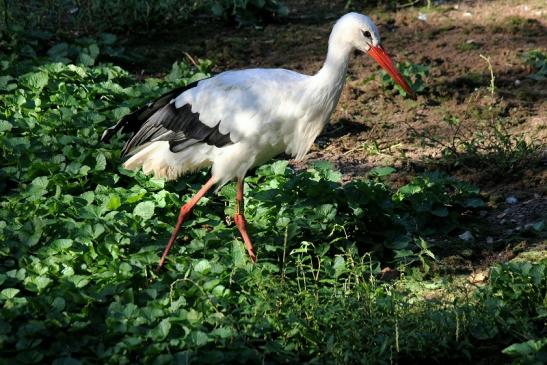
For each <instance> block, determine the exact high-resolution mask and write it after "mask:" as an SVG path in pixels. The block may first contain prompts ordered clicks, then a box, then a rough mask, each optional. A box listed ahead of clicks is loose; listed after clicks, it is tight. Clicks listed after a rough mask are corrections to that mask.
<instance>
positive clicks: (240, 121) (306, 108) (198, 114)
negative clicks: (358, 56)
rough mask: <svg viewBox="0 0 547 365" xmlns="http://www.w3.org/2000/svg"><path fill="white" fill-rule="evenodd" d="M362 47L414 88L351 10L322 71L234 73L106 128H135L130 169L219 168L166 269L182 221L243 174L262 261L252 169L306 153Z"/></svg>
mask: <svg viewBox="0 0 547 365" xmlns="http://www.w3.org/2000/svg"><path fill="white" fill-rule="evenodd" d="M354 49H358V50H361V51H363V52H367V53H368V54H369V55H371V56H372V57H373V58H374V59H375V60H376V61H377V62H378V63H379V64H380V66H382V67H383V68H385V69H386V71H388V73H390V74H391V75H392V76H393V77H394V79H395V81H396V82H398V83H399V84H400V85H401V86H402V87H403V88H404V89H405V90H407V91H408V92H409V93H412V91H411V89H410V87H409V86H408V84H406V82H405V81H404V79H403V78H402V77H401V75H400V74H399V73H398V71H397V70H396V69H395V67H394V66H393V64H392V62H391V60H390V58H389V56H388V55H387V53H385V51H384V50H383V48H382V47H381V46H380V35H379V34H378V30H377V28H376V26H375V25H374V23H373V22H372V21H371V20H370V18H368V17H366V16H364V15H361V14H357V13H350V14H347V15H345V16H343V17H342V18H340V20H339V21H338V22H337V23H336V24H335V26H334V28H333V30H332V32H331V35H330V38H329V45H328V53H327V58H326V61H325V63H324V65H323V67H322V68H321V70H320V71H319V72H318V73H317V74H316V75H314V76H307V75H302V74H299V73H297V72H293V71H289V70H284V69H247V70H239V71H226V72H223V73H221V74H218V75H216V76H213V77H211V78H208V79H205V80H201V81H199V82H197V83H196V84H193V85H191V86H189V87H187V88H184V89H182V90H181V93H180V94H179V95H175V94H166V95H164V96H163V97H162V98H160V99H159V100H158V101H156V102H154V103H150V104H149V105H148V106H147V107H144V108H142V109H140V110H138V111H137V112H135V113H132V114H131V115H129V116H127V117H125V118H124V119H122V120H121V121H120V122H119V123H118V124H117V125H116V126H114V127H112V128H110V129H109V130H108V131H107V132H105V135H104V136H103V139H105V140H106V139H108V138H110V136H111V135H113V134H114V133H115V132H116V131H118V130H122V131H124V132H132V133H133V136H132V137H131V138H130V140H129V141H128V142H127V144H126V146H125V148H124V154H125V153H128V154H131V153H134V154H133V156H131V157H130V158H129V159H128V160H127V161H126V162H125V164H124V166H125V167H126V168H128V169H133V170H135V169H139V168H141V167H142V169H143V171H144V172H145V173H146V174H154V175H155V176H156V177H164V178H166V179H176V178H178V177H179V176H181V175H183V174H185V173H187V172H191V171H195V170H198V169H202V168H206V167H212V178H211V180H209V182H208V183H207V184H206V186H205V187H204V189H202V191H200V193H198V195H197V196H196V197H195V198H194V199H192V200H191V201H190V202H189V203H188V204H187V205H185V207H186V208H185V207H183V210H184V212H183V211H182V210H181V215H180V216H179V223H178V224H177V228H176V229H175V231H174V232H173V235H172V237H171V241H170V242H169V244H168V247H167V248H166V250H165V252H164V255H163V257H162V260H161V261H160V267H161V265H162V264H163V260H164V259H165V256H166V255H167V252H168V251H169V248H170V246H171V244H172V243H173V241H174V239H175V237H176V233H177V232H178V229H179V228H180V223H182V221H183V220H184V218H185V217H186V215H187V214H188V213H189V212H190V211H191V209H192V208H193V206H194V205H195V203H197V201H198V200H199V198H200V197H201V196H203V194H205V192H206V191H207V190H208V189H209V188H210V187H211V186H212V185H216V186H217V188H219V187H221V186H222V185H224V184H226V183H227V182H229V181H230V180H232V179H235V178H237V179H238V199H237V206H236V208H237V209H236V216H237V215H239V216H240V217H239V218H238V217H236V223H238V221H239V222H240V223H238V228H239V229H240V231H241V233H242V235H243V237H244V240H245V243H246V245H247V249H248V250H249V254H250V255H251V258H253V260H254V259H255V256H254V252H253V248H252V245H251V244H250V241H249V239H248V236H247V238H246V229H245V221H244V217H243V212H242V207H243V178H244V177H245V174H246V173H247V171H248V170H249V169H250V168H252V167H254V166H257V165H260V164H262V163H264V162H266V161H268V160H269V159H271V158H273V157H274V156H276V155H278V154H280V153H282V152H285V153H287V154H289V155H291V156H293V157H295V158H297V159H301V158H303V157H304V156H305V154H306V153H307V152H308V151H309V149H310V147H311V146H312V144H313V142H314V140H315V139H316V137H317V136H318V135H319V133H320V132H321V131H322V130H323V128H324V127H325V125H326V124H327V122H328V120H329V117H330V115H331V113H332V112H333V110H334V108H335V107H336V104H337V103H338V99H339V97H340V93H341V91H342V88H343V86H344V80H345V75H346V71H347V67H348V61H349V57H350V54H351V52H352V51H353V50H354ZM173 107H174V108H173ZM240 211H241V212H240ZM239 213H241V214H239ZM241 222H242V223H241Z"/></svg>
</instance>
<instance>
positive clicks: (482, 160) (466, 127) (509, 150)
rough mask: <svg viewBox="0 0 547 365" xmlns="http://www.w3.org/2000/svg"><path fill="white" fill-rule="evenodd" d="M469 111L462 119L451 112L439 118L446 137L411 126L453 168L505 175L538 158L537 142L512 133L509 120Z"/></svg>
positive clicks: (530, 163)
mask: <svg viewBox="0 0 547 365" xmlns="http://www.w3.org/2000/svg"><path fill="white" fill-rule="evenodd" d="M469 112H470V113H468V114H467V115H466V116H465V117H464V118H459V117H457V116H454V115H447V116H445V117H444V118H443V120H442V122H443V124H444V126H445V127H446V128H448V130H449V133H448V134H447V137H440V136H436V135H435V132H434V130H428V131H426V132H418V131H416V130H415V129H413V128H411V129H412V130H413V132H414V134H415V135H416V136H419V137H420V138H422V139H423V142H424V144H426V145H430V146H437V147H439V146H440V147H442V152H441V157H442V159H443V160H444V161H445V162H447V163H448V164H450V165H452V166H455V167H458V166H464V167H469V168H488V169H497V170H499V171H503V172H504V173H505V174H507V173H513V172H516V171H520V170H522V169H524V168H527V167H530V166H532V165H533V163H534V162H536V161H537V160H538V157H539V152H540V146H539V144H537V143H534V142H533V141H529V140H528V139H527V138H526V136H525V135H524V134H521V135H514V134H512V133H511V132H510V130H509V126H510V122H511V121H510V120H508V119H507V118H502V117H493V118H484V117H482V116H481V113H480V112H479V113H478V114H475V116H472V115H471V114H472V112H473V110H472V109H470V110H469Z"/></svg>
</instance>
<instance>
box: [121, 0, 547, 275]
mask: <svg viewBox="0 0 547 365" xmlns="http://www.w3.org/2000/svg"><path fill="white" fill-rule="evenodd" d="M286 3H287V5H288V6H289V9H290V11H291V13H290V16H289V18H288V19H285V20H282V21H279V22H277V23H274V24H267V25H264V26H263V27H262V26H261V27H255V28H242V29H236V28H234V27H233V26H230V25H227V24H224V23H221V22H218V21H217V22H214V21H213V22H211V20H210V19H203V20H198V21H197V23H195V24H193V25H188V26H184V27H181V28H180V29H176V30H174V29H169V30H166V31H165V32H163V33H160V34H158V33H155V34H148V35H144V36H143V35H139V36H138V37H134V38H130V39H128V42H127V45H126V48H128V49H130V50H131V51H133V52H135V53H137V54H140V55H141V56H143V59H145V60H146V61H145V62H140V63H139V64H136V65H132V67H133V70H134V71H135V72H136V73H137V74H141V75H157V74H162V73H165V72H167V71H168V70H169V69H170V67H171V64H172V63H173V62H175V61H177V60H181V59H184V58H186V57H187V56H186V55H185V54H186V53H187V54H188V55H190V56H191V57H193V58H195V57H198V58H208V59H212V60H213V61H214V64H215V65H216V66H215V69H214V71H216V72H220V71H224V70H228V69H234V68H249V67H283V68H289V69H293V70H297V71H300V72H303V73H306V74H314V73H315V72H317V71H318V70H319V69H320V67H321V65H322V62H323V60H324V57H325V54H326V47H327V40H328V36H329V32H330V29H331V27H332V25H333V23H334V22H335V20H336V19H337V18H338V17H339V16H341V15H343V14H344V13H346V12H348V11H349V10H348V9H347V8H346V7H345V5H346V3H347V2H346V1H312V0H301V1H286ZM356 3H358V2H353V4H354V6H353V7H352V8H351V9H350V10H355V11H359V12H362V13H365V14H368V15H369V16H370V17H371V18H372V19H373V20H374V21H375V22H376V23H377V24H378V26H379V30H380V33H381V35H382V38H383V45H384V47H385V48H386V49H387V50H388V51H389V52H390V53H391V54H392V55H393V57H394V58H395V60H397V61H399V62H402V61H410V62H412V63H417V64H424V65H427V66H428V68H429V75H428V76H427V78H426V79H425V81H426V85H427V86H426V89H425V90H424V92H423V93H421V95H420V96H419V97H418V100H416V101H413V100H410V99H404V98H402V97H401V96H398V95H394V93H393V92H391V91H389V90H387V91H386V90H384V88H383V86H382V84H381V83H380V81H379V80H380V78H379V77H375V78H371V76H374V75H377V74H378V66H376V65H374V64H373V61H372V60H371V59H370V58H369V57H368V56H366V55H362V54H358V55H356V56H355V57H353V58H352V60H351V63H350V67H349V72H348V77H347V83H346V86H345V87H344V91H343V93H342V96H341V99H340V102H339V104H338V107H337V108H336V111H335V113H334V114H333V116H332V124H330V125H329V126H328V127H327V128H326V130H325V131H324V132H323V134H322V135H321V136H320V137H319V138H318V140H317V141H316V144H315V145H314V147H313V148H312V151H311V152H310V153H309V154H308V156H307V157H306V159H305V160H304V161H301V162H296V161H295V162H294V163H293V166H294V167H295V168H302V167H304V166H305V165H306V164H308V163H309V162H311V161H314V160H320V159H321V160H325V159H326V160H330V161H332V162H333V164H334V165H335V166H336V167H337V168H338V169H340V171H342V172H343V173H344V179H346V180H349V179H352V178H356V177H359V176H365V175H366V174H367V171H369V170H370V169H371V168H373V167H375V166H386V165H390V166H394V167H396V168H397V173H396V174H394V175H393V176H392V177H391V181H392V182H393V183H394V184H396V185H397V184H402V183H405V182H406V181H408V180H409V179H410V178H411V177H412V176H413V175H415V174H416V173H419V172H422V171H424V170H428V169H441V170H444V171H447V172H448V173H450V174H452V175H455V176H457V177H459V178H461V179H464V180H467V181H470V182H473V183H474V184H476V185H478V186H479V187H480V188H481V190H482V191H483V192H484V196H485V200H487V201H488V205H489V209H487V210H485V211H483V212H480V213H478V219H475V224H473V225H471V226H469V227H462V229H461V231H460V232H457V233H456V236H457V235H459V234H463V233H465V232H466V231H469V232H470V233H471V234H472V236H473V239H472V241H471V245H470V242H469V241H462V239H461V238H458V237H454V239H453V243H454V244H453V245H451V246H450V247H452V248H453V249H451V250H449V252H446V254H445V260H448V261H450V260H453V261H457V262H458V263H459V264H458V265H456V266H460V267H466V266H469V267H470V268H471V270H473V268H477V267H481V266H486V265H489V264H491V263H492V262H494V261H504V260H507V259H510V258H512V257H514V256H515V255H516V254H518V253H519V252H522V251H530V250H534V251H540V252H545V248H546V245H545V242H546V241H545V239H546V234H545V232H546V230H545V229H543V231H541V232H537V231H535V230H533V229H532V224H534V223H537V222H540V221H541V220H543V222H544V224H546V223H547V169H546V167H547V150H546V148H547V147H546V146H547V82H546V81H535V80H532V79H530V78H529V77H528V76H529V75H530V73H531V72H532V69H531V68H530V66H528V65H526V64H525V63H524V62H523V60H522V55H523V54H524V53H526V52H528V51H530V50H533V49H541V50H543V51H545V50H546V49H547V5H546V4H545V3H544V2H543V1H541V0H530V1H449V2H445V1H442V2H440V4H436V5H434V6H432V7H431V8H416V7H405V8H401V9H397V10H396V11H393V9H386V8H368V9H367V8H361V7H359V6H358V5H357V4H356ZM481 54H482V55H484V56H487V57H490V61H491V64H492V69H493V72H494V75H495V94H494V96H492V95H491V94H490V91H489V89H488V87H489V85H490V79H491V77H490V71H489V68H488V64H487V62H486V61H485V60H484V59H482V58H481V57H480V55H481ZM485 111H486V112H485ZM485 113H486V114H485ZM488 113H490V114H492V115H493V117H491V116H489V114H488ZM477 114H481V115H483V117H484V118H486V119H488V118H491V119H492V118H499V119H500V120H503V121H504V126H505V128H506V130H507V131H508V133H510V135H513V136H523V138H524V139H525V141H527V143H534V144H535V145H536V149H537V150H538V152H537V153H536V154H533V153H530V156H526V157H525V158H524V159H521V160H523V161H524V162H523V163H522V164H521V165H520V166H516V167H515V168H512V167H509V168H507V166H499V165H498V164H497V163H496V159H495V156H494V158H489V156H484V160H482V159H481V158H479V160H478V161H470V162H469V163H464V164H459V165H458V164H456V163H454V160H450V159H448V158H446V157H443V153H442V152H443V149H444V147H443V145H442V144H441V143H437V142H443V143H448V142H449V141H450V140H451V139H452V137H454V130H453V129H451V128H450V126H449V125H448V124H447V123H446V122H445V121H444V120H445V119H446V118H447V117H449V116H452V117H457V118H459V120H460V121H462V125H465V128H467V129H464V130H466V132H462V131H459V132H458V133H460V138H470V136H471V135H472V133H473V132H474V131H477V130H480V128H482V127H481V126H480V125H478V124H476V123H478V122H477V118H476V117H474V116H476V115H477ZM485 115H486V116H485ZM432 138H434V139H435V140H436V141H437V142H435V141H434V140H433V139H432ZM447 141H448V142H447ZM475 159H477V158H476V156H475ZM476 222H479V223H478V224H477V223H476ZM443 240H446V238H443ZM458 242H459V243H458ZM470 246H471V248H470ZM469 250H471V252H469Z"/></svg>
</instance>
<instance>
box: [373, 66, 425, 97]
mask: <svg viewBox="0 0 547 365" xmlns="http://www.w3.org/2000/svg"><path fill="white" fill-rule="evenodd" d="M397 68H398V69H399V71H400V72H401V74H402V75H403V76H404V78H405V79H406V80H407V81H408V84H409V85H410V87H412V90H414V92H415V93H416V94H422V93H423V92H424V91H425V88H426V85H425V83H424V79H425V78H426V77H427V75H428V74H429V68H428V67H427V66H426V65H421V64H415V63H411V62H407V61H405V62H401V63H397ZM380 80H381V83H382V86H383V88H384V89H386V90H394V91H395V92H396V93H397V94H399V95H402V96H406V94H407V93H406V91H404V90H403V88H402V87H400V86H399V85H398V84H397V83H396V82H395V81H394V80H393V78H392V77H391V76H389V74H388V73H387V72H386V71H384V70H381V71H380Z"/></svg>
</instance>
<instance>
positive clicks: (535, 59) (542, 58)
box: [522, 49, 547, 81]
mask: <svg viewBox="0 0 547 365" xmlns="http://www.w3.org/2000/svg"><path fill="white" fill-rule="evenodd" d="M522 58H523V60H524V62H525V63H526V64H528V65H530V66H532V68H533V73H532V74H531V75H530V76H528V77H530V78H531V79H532V80H536V81H543V80H547V54H546V53H545V52H542V51H540V50H539V49H535V50H532V51H529V52H526V53H524V54H523V55H522Z"/></svg>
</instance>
